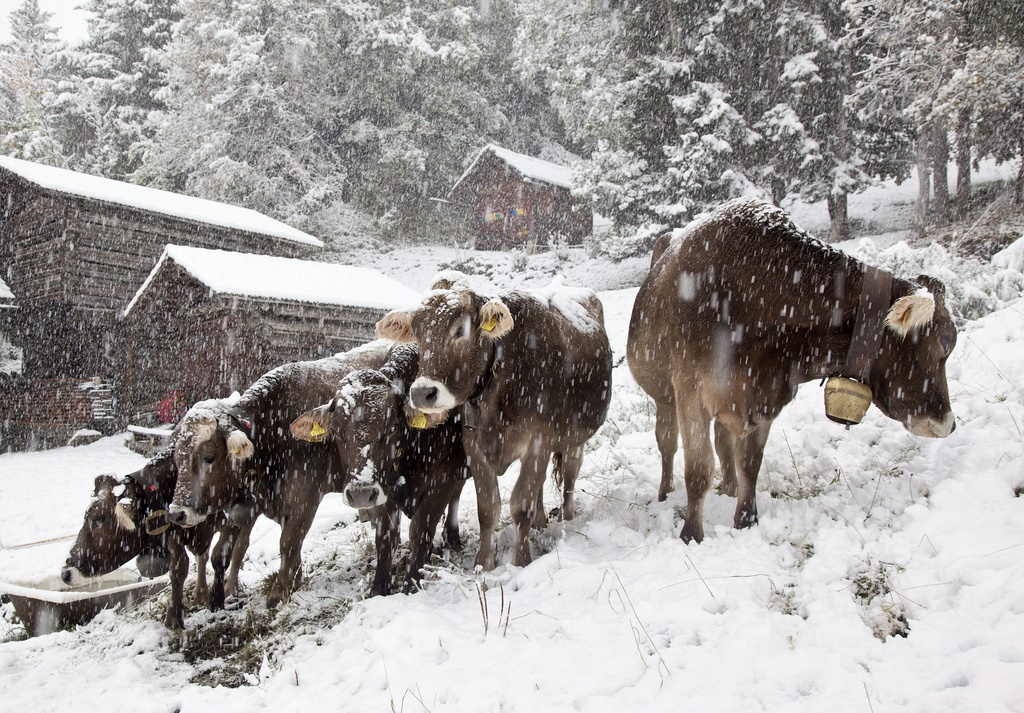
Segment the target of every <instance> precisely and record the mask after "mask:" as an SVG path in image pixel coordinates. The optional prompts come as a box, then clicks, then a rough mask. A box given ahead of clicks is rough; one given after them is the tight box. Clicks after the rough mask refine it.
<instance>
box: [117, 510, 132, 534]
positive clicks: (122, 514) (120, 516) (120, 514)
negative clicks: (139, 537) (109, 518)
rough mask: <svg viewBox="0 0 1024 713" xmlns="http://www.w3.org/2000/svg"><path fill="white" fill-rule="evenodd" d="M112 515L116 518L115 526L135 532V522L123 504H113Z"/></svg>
mask: <svg viewBox="0 0 1024 713" xmlns="http://www.w3.org/2000/svg"><path fill="white" fill-rule="evenodd" d="M114 517H115V518H117V526H118V527H120V528H121V529H122V530H127V531H128V532H135V522H134V521H133V520H132V516H131V514H129V512H128V510H126V509H125V507H124V505H122V504H121V503H118V504H117V505H115V506H114Z"/></svg>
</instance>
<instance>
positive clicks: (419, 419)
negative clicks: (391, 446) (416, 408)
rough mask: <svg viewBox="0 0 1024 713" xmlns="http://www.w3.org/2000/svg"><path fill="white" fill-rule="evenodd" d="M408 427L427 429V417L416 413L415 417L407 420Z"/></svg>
mask: <svg viewBox="0 0 1024 713" xmlns="http://www.w3.org/2000/svg"><path fill="white" fill-rule="evenodd" d="M409 425H410V426H412V427H413V428H426V427H427V416H426V414H424V413H422V412H416V415H415V416H413V417H412V418H410V419H409Z"/></svg>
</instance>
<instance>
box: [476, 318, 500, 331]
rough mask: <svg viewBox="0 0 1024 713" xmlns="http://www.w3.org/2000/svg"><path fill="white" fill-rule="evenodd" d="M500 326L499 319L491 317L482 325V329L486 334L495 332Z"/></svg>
mask: <svg viewBox="0 0 1024 713" xmlns="http://www.w3.org/2000/svg"><path fill="white" fill-rule="evenodd" d="M497 326H498V318H497V317H491V318H490V319H489V320H487V321H486V322H484V323H483V324H481V325H480V329H482V330H484V331H485V332H493V331H494V328H495V327H497Z"/></svg>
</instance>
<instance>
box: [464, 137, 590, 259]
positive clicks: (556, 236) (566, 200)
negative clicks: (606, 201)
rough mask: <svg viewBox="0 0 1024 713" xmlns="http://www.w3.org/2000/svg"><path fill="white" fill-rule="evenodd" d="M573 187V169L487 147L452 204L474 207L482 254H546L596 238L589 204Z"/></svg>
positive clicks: (474, 224)
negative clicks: (552, 247)
mask: <svg viewBox="0 0 1024 713" xmlns="http://www.w3.org/2000/svg"><path fill="white" fill-rule="evenodd" d="M571 188H572V169H570V168H566V167H565V166H559V165H558V164H555V163H551V162H550V161H543V160H541V159H538V158H533V157H530V156H526V155H524V154H520V153H516V152H514V151H509V150H508V149H504V148H502V147H500V146H497V145H495V144H488V145H487V146H485V147H484V148H483V149H481V150H480V152H479V153H478V154H477V155H476V158H475V159H473V162H472V163H471V164H470V166H469V168H468V169H466V172H465V173H463V174H462V177H461V178H459V180H458V181H457V182H456V183H455V185H454V186H453V187H452V190H451V192H450V194H449V199H450V200H451V201H452V202H453V203H456V204H460V205H465V206H468V207H469V208H470V211H471V215H472V221H473V226H472V229H473V235H474V237H475V247H476V248H477V249H478V250H506V249H508V248H514V247H522V248H526V249H542V248H546V247H548V246H549V245H553V244H568V245H579V244H581V243H582V242H583V241H584V240H585V239H586V238H588V237H589V236H590V235H591V234H592V233H593V230H594V216H593V212H592V211H591V209H590V205H589V203H588V202H587V201H586V200H585V199H582V198H578V197H575V196H573V195H572V192H571Z"/></svg>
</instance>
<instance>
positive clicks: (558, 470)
mask: <svg viewBox="0 0 1024 713" xmlns="http://www.w3.org/2000/svg"><path fill="white" fill-rule="evenodd" d="M551 477H553V478H554V479H555V487H556V488H558V489H559V490H561V489H562V454H561V453H552V454H551Z"/></svg>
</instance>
